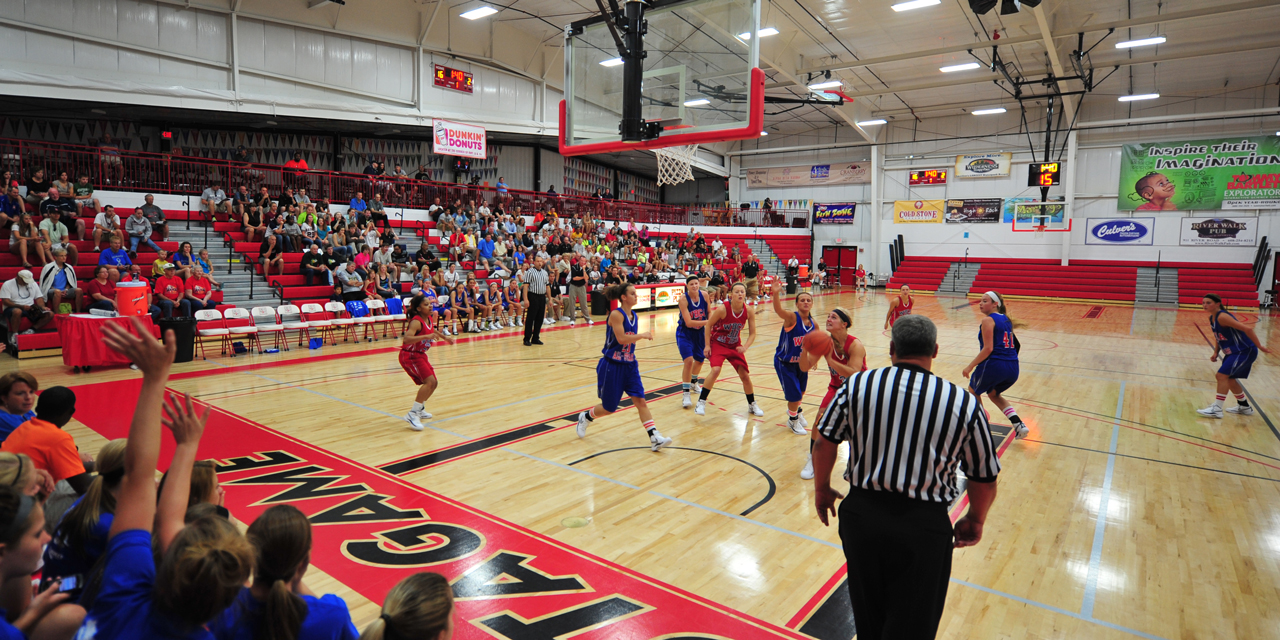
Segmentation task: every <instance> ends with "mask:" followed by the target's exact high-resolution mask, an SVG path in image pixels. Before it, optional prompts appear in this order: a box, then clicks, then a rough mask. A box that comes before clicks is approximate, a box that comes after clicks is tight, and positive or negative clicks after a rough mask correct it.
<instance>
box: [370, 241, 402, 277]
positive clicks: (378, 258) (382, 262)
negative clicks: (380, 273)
mask: <svg viewBox="0 0 1280 640" xmlns="http://www.w3.org/2000/svg"><path fill="white" fill-rule="evenodd" d="M373 265H374V266H373V267H371V268H373V269H377V268H378V267H386V268H387V271H388V272H389V273H391V274H392V275H394V276H395V278H396V280H395V281H396V282H400V267H399V265H397V264H396V262H395V257H394V256H393V255H392V252H391V246H390V245H385V244H384V245H382V246H381V247H379V248H378V250H377V252H375V253H374V254H373Z"/></svg>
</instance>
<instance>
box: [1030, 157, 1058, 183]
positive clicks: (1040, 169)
mask: <svg viewBox="0 0 1280 640" xmlns="http://www.w3.org/2000/svg"><path fill="white" fill-rule="evenodd" d="M1061 177H1062V164H1061V163H1059V162H1032V163H1031V164H1030V166H1029V167H1028V169H1027V186H1028V187H1052V186H1056V185H1057V184H1058V182H1059V180H1060V179H1061Z"/></svg>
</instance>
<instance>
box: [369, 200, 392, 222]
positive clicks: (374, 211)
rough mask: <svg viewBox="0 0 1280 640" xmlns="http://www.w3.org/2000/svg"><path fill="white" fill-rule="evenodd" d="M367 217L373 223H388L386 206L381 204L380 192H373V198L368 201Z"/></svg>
mask: <svg viewBox="0 0 1280 640" xmlns="http://www.w3.org/2000/svg"><path fill="white" fill-rule="evenodd" d="M369 219H370V221H372V222H373V224H379V223H380V224H381V225H382V226H383V227H386V226H388V225H389V222H388V220H387V211H386V207H385V206H384V205H383V204H382V194H381V193H375V194H373V200H370V201H369Z"/></svg>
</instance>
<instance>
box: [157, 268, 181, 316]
mask: <svg viewBox="0 0 1280 640" xmlns="http://www.w3.org/2000/svg"><path fill="white" fill-rule="evenodd" d="M162 268H163V269H164V275H162V276H160V277H159V278H156V304H157V305H159V306H158V307H157V308H158V309H160V311H161V315H162V316H163V317H165V318H172V317H173V315H174V313H173V311H174V307H177V309H178V315H180V316H190V315H191V303H190V302H189V301H187V300H186V295H185V294H186V291H187V287H186V285H184V284H183V283H182V278H179V277H178V276H177V275H176V273H177V265H175V264H173V263H172V262H166V263H164V266H163V267H162ZM152 319H153V320H156V321H158V320H159V318H152Z"/></svg>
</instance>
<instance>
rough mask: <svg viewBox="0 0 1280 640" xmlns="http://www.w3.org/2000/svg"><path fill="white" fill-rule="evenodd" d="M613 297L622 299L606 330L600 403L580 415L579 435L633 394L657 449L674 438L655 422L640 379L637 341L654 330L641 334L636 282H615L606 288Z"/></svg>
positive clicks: (600, 370) (598, 373)
mask: <svg viewBox="0 0 1280 640" xmlns="http://www.w3.org/2000/svg"><path fill="white" fill-rule="evenodd" d="M604 295H605V297H606V298H608V299H610V300H617V301H618V308H617V309H614V310H613V311H610V312H609V320H608V322H607V323H606V324H607V326H606V327H605V330H604V349H603V350H602V351H601V353H602V354H603V357H601V358H600V363H599V364H597V365H596V389H597V395H598V396H599V397H600V404H598V405H596V406H594V407H592V408H590V409H588V410H587V411H583V412H582V413H580V414H578V437H579V438H585V437H587V425H589V424H591V423H592V422H593V421H595V419H596V418H602V417H604V416H607V415H609V414H611V413H613V412H615V411H617V410H618V403H620V402H621V401H622V395H623V394H624V393H625V394H626V395H628V396H630V397H631V402H632V403H633V404H635V406H636V413H638V414H639V415H640V423H641V424H642V425H644V430H645V432H646V433H648V434H649V445H650V446H651V447H652V448H653V450H654V451H657V450H659V449H661V448H663V447H665V446H667V445H669V444H671V438H668V437H665V436H663V435H662V434H661V433H659V432H658V428H657V427H655V426H654V424H653V414H652V413H650V412H649V405H648V403H646V402H645V400H644V383H643V382H642V381H641V380H640V365H639V364H637V363H636V343H637V342H639V341H641V340H652V339H653V332H652V331H646V332H644V333H640V318H639V316H637V315H636V314H635V312H634V311H632V310H631V308H632V307H634V306H635V304H636V299H637V298H638V296H637V295H636V288H635V285H631V284H626V283H622V284H615V285H613V286H611V287H609V288H607V289H605V290H604Z"/></svg>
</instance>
